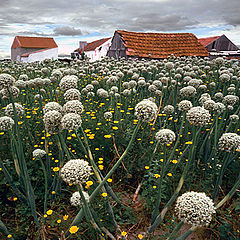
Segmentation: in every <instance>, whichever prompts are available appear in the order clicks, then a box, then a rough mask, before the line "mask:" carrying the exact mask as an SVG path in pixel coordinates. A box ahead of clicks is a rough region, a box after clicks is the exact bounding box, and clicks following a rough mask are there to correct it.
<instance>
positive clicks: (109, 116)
mask: <svg viewBox="0 0 240 240" xmlns="http://www.w3.org/2000/svg"><path fill="white" fill-rule="evenodd" d="M103 116H104V118H105V119H106V120H109V119H112V117H113V114H112V113H111V112H105V113H104V114H103Z"/></svg>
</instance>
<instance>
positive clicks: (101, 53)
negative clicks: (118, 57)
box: [85, 38, 112, 62]
mask: <svg viewBox="0 0 240 240" xmlns="http://www.w3.org/2000/svg"><path fill="white" fill-rule="evenodd" d="M111 41H112V39H111V38H110V39H109V40H107V41H106V42H105V43H103V44H102V45H101V46H99V47H97V48H96V49H95V51H87V52H85V54H86V55H87V57H89V58H90V61H91V62H94V61H96V60H100V59H101V57H106V55H107V51H108V49H109V47H110V45H111ZM99 49H100V50H99Z"/></svg>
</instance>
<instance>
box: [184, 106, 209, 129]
mask: <svg viewBox="0 0 240 240" xmlns="http://www.w3.org/2000/svg"><path fill="white" fill-rule="evenodd" d="M186 116H187V120H188V121H189V123H190V124H192V125H194V126H204V125H207V124H208V123H209V121H210V118H211V114H210V113H209V111H208V110H206V109H204V108H203V107H192V108H191V109H190V110H188V111H187V114H186Z"/></svg>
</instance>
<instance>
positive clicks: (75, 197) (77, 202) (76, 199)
mask: <svg viewBox="0 0 240 240" xmlns="http://www.w3.org/2000/svg"><path fill="white" fill-rule="evenodd" d="M82 193H83V196H84V198H85V200H86V202H89V195H88V193H87V192H84V191H82ZM70 203H71V205H72V206H75V207H77V206H81V205H82V204H83V201H82V198H81V195H80V193H79V192H75V193H73V194H72V197H71V198H70Z"/></svg>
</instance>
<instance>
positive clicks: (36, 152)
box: [32, 148, 47, 158]
mask: <svg viewBox="0 0 240 240" xmlns="http://www.w3.org/2000/svg"><path fill="white" fill-rule="evenodd" d="M32 154H33V157H34V158H42V157H44V156H45V155H46V154H47V153H46V151H44V150H42V149H40V148H37V149H35V150H34V151H33V153H32Z"/></svg>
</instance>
